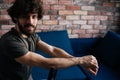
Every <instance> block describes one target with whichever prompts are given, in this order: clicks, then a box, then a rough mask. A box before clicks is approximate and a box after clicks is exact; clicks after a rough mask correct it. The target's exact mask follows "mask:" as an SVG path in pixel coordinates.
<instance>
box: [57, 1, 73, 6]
mask: <svg viewBox="0 0 120 80" xmlns="http://www.w3.org/2000/svg"><path fill="white" fill-rule="evenodd" d="M59 4H62V5H73V0H59Z"/></svg>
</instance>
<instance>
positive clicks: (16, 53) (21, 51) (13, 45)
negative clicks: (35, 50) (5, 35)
mask: <svg viewBox="0 0 120 80" xmlns="http://www.w3.org/2000/svg"><path fill="white" fill-rule="evenodd" d="M6 50H7V53H6V55H7V56H9V57H10V58H18V57H21V56H23V55H25V54H26V53H27V52H28V49H27V47H26V46H25V44H24V43H23V42H22V41H20V40H17V39H12V40H8V41H7V44H6Z"/></svg>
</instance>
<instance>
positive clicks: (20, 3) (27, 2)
mask: <svg viewBox="0 0 120 80" xmlns="http://www.w3.org/2000/svg"><path fill="white" fill-rule="evenodd" d="M7 11H8V15H10V17H11V18H12V21H13V22H14V23H16V22H17V21H16V18H19V17H20V16H21V15H27V14H28V13H38V19H41V18H42V16H43V8H42V2H41V0H16V1H15V2H14V4H13V5H12V6H11V7H10V8H9V9H8V10H7Z"/></svg>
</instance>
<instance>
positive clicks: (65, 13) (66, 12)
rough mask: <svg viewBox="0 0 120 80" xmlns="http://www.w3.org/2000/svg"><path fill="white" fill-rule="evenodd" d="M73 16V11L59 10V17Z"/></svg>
mask: <svg viewBox="0 0 120 80" xmlns="http://www.w3.org/2000/svg"><path fill="white" fill-rule="evenodd" d="M72 14H73V11H72V10H71V11H69V10H63V11H62V10H60V11H59V15H72Z"/></svg>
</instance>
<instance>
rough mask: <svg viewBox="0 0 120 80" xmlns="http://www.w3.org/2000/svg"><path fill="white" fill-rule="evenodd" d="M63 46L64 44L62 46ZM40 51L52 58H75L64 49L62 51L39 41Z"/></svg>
mask: <svg viewBox="0 0 120 80" xmlns="http://www.w3.org/2000/svg"><path fill="white" fill-rule="evenodd" d="M61 45H62V44H61ZM37 46H38V49H39V50H40V51H42V52H44V53H46V54H49V55H51V56H52V57H59V58H60V57H62V58H63V57H64V58H70V57H73V56H72V55H70V54H68V53H67V52H66V51H64V50H63V49H60V48H58V47H55V46H51V45H48V44H47V43H45V42H43V41H39V42H38V44H37Z"/></svg>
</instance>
